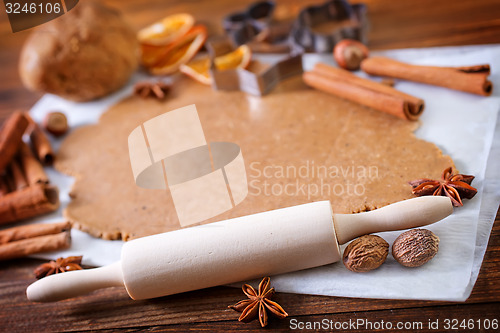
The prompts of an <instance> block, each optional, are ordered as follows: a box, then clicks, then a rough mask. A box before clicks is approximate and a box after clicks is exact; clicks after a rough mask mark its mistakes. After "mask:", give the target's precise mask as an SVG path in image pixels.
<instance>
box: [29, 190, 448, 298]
mask: <svg viewBox="0 0 500 333" xmlns="http://www.w3.org/2000/svg"><path fill="white" fill-rule="evenodd" d="M452 211H453V206H452V204H451V201H450V199H449V198H447V197H434V196H428V197H419V198H414V199H410V200H405V201H401V202H397V203H394V204H392V205H389V206H386V207H383V208H380V209H377V210H374V211H371V212H364V213H359V214H335V215H333V214H332V209H331V206H330V202H329V201H319V202H313V203H309V204H304V205H300V206H294V207H289V208H283V209H278V210H273V211H269V212H265V213H260V214H255V215H248V216H243V217H239V218H235V219H231V220H226V221H222V222H216V223H211V224H207V225H201V226H197V227H191V228H186V229H181V230H176V231H172V232H167V233H163V234H158V235H153V236H148V237H143V238H139V239H136V240H132V241H130V242H127V243H125V244H124V245H123V249H122V254H121V261H119V262H116V263H114V264H111V265H109V266H104V267H100V268H94V269H88V270H81V271H70V272H66V273H63V274H57V275H51V276H48V277H45V278H43V279H41V280H38V281H36V282H35V283H33V284H32V285H30V286H29V287H28V289H27V291H26V293H27V295H28V299H30V300H32V301H37V302H49V301H57V300H62V299H65V298H70V297H75V296H79V295H83V294H86V293H88V292H91V291H93V290H96V289H100V288H106V287H112V286H125V288H126V290H127V292H128V294H129V295H130V297H131V298H133V299H136V300H138V299H147V298H154V297H160V296H166V295H171V294H176V293H181V292H185V291H190V290H196V289H201V288H208V287H213V286H217V285H222V284H228V283H234V282H238V281H243V280H249V279H253V278H257V277H262V276H267V275H275V274H281V273H286V272H292V271H297V270H302V269H307V268H311V267H316V266H322V265H327V264H331V263H334V262H336V261H339V260H340V258H341V253H340V249H339V244H344V243H346V242H348V241H349V240H351V239H354V238H356V237H358V236H361V235H365V234H370V233H374V232H381V231H391V230H401V229H408V228H414V227H420V226H423V225H427V224H431V223H434V222H437V221H439V220H441V219H443V218H445V217H446V216H448V215H450V214H451V213H452Z"/></svg>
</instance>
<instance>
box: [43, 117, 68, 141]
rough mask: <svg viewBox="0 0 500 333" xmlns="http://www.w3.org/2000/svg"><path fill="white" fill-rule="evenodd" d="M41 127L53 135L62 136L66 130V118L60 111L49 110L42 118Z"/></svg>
mask: <svg viewBox="0 0 500 333" xmlns="http://www.w3.org/2000/svg"><path fill="white" fill-rule="evenodd" d="M43 127H44V128H45V130H46V131H47V132H49V133H50V134H52V135H54V136H55V137H59V136H62V135H64V134H66V132H67V131H68V129H69V127H68V119H67V118H66V115H65V114H64V113H62V112H57V111H54V112H49V113H47V114H46V115H45V118H44V119H43Z"/></svg>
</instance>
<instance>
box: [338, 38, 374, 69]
mask: <svg viewBox="0 0 500 333" xmlns="http://www.w3.org/2000/svg"><path fill="white" fill-rule="evenodd" d="M368 55H369V51H368V48H367V47H366V46H365V45H364V44H362V43H361V42H358V41H357V40H353V39H343V40H341V41H340V42H338V43H337V45H335V48H334V49H333V58H334V59H335V61H336V62H337V64H338V65H339V66H340V67H342V68H343V69H347V70H349V71H355V70H358V69H359V67H360V65H361V61H363V60H364V59H366V58H367V57H368Z"/></svg>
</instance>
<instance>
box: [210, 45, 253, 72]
mask: <svg viewBox="0 0 500 333" xmlns="http://www.w3.org/2000/svg"><path fill="white" fill-rule="evenodd" d="M251 59H252V51H251V50H250V48H249V47H248V46H247V45H241V46H240V47H238V48H237V49H236V50H234V51H232V52H230V53H228V54H224V55H222V56H219V57H217V58H215V59H214V64H215V67H216V68H217V69H218V70H220V71H223V70H226V69H235V68H246V67H247V66H248V64H250V60H251Z"/></svg>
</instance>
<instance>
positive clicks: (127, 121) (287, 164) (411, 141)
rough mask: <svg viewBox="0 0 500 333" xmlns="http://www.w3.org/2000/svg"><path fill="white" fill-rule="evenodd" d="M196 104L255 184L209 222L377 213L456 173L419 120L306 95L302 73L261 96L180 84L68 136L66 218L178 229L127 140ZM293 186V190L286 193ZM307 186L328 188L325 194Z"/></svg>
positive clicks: (105, 232)
mask: <svg viewBox="0 0 500 333" xmlns="http://www.w3.org/2000/svg"><path fill="white" fill-rule="evenodd" d="M193 103H194V104H196V107H197V109H198V114H199V116H200V120H201V123H202V126H203V129H204V132H205V136H206V139H207V142H212V141H229V142H234V143H236V144H238V145H239V146H240V147H241V150H242V153H243V158H244V160H245V167H246V171H247V176H248V182H249V186H250V187H249V194H248V196H247V198H246V199H245V200H244V201H243V202H242V203H240V204H239V205H238V206H236V207H235V208H233V209H232V210H230V211H228V212H225V213H223V214H221V215H218V216H216V217H214V218H212V219H210V220H207V221H206V222H213V221H217V220H223V219H227V218H232V217H237V216H242V215H247V214H253V213H258V212H263V211H267V210H271V209H277V208H283V207H287V206H292V205H298V204H303V203H307V202H312V201H318V200H330V201H331V203H332V206H333V210H334V212H336V213H352V212H360V211H366V210H372V209H375V208H378V207H382V206H385V205H387V204H390V203H393V202H396V201H400V200H404V199H408V198H411V197H412V196H413V195H412V194H411V187H410V185H408V184H407V182H408V181H409V180H413V179H416V178H422V177H429V178H439V177H440V176H441V173H442V171H443V170H444V169H445V168H446V167H448V166H450V165H451V166H453V161H452V160H451V158H450V157H448V156H443V155H442V153H441V151H440V150H439V149H438V147H436V146H435V145H434V144H432V143H429V142H426V141H423V140H420V139H417V138H416V137H415V136H414V134H413V131H414V130H415V129H416V127H417V124H416V123H412V122H408V121H405V120H401V119H398V118H395V117H393V116H390V115H386V114H383V113H380V112H378V111H374V110H371V109H369V108H366V107H363V106H359V105H357V104H354V103H351V102H348V101H345V100H342V99H339V98H336V97H334V96H331V95H328V94H325V93H323V92H320V91H316V90H313V89H309V88H307V87H306V86H305V85H304V84H303V83H302V81H301V78H300V76H298V77H295V78H291V79H289V80H287V81H285V82H283V83H282V84H281V85H280V86H278V87H277V88H276V89H274V90H273V92H272V93H271V94H269V95H267V96H264V97H262V98H261V97H255V96H250V95H246V94H244V93H241V92H223V91H213V90H212V89H211V88H210V87H207V86H203V85H201V84H198V83H196V82H194V81H192V80H190V79H188V78H185V77H180V78H179V80H178V81H177V83H176V84H175V85H174V87H173V88H172V91H171V92H170V94H169V96H168V98H167V99H166V101H164V102H160V101H157V100H154V99H147V100H143V99H140V98H138V97H130V98H127V99H125V100H124V101H122V102H120V103H118V104H117V105H115V106H113V107H111V109H110V110H108V111H107V112H106V113H104V114H103V115H102V117H101V119H100V121H99V123H98V124H97V125H91V126H85V127H82V128H78V129H76V130H75V131H73V132H72V133H71V134H70V135H69V136H68V137H67V138H66V139H65V141H64V142H63V144H62V146H61V148H60V150H59V154H58V156H57V159H56V168H57V169H58V170H60V171H62V172H64V173H67V174H70V175H73V176H75V177H76V181H75V184H74V186H73V189H72V196H73V199H72V201H71V203H70V204H69V205H68V207H67V208H66V211H65V215H66V217H67V218H68V219H69V220H70V221H72V222H73V223H74V225H76V226H77V227H78V228H80V229H82V230H84V231H86V232H89V233H90V234H92V235H94V236H97V237H102V238H104V239H120V238H122V239H125V240H128V239H133V238H138V237H142V236H146V235H151V234H155V233H160V232H165V231H170V230H175V229H179V228H180V226H179V222H178V218H177V215H176V212H175V209H174V206H173V203H172V199H171V197H170V194H169V192H168V190H167V191H164V190H149V189H143V188H140V187H138V186H136V185H135V183H134V178H133V175H132V170H131V166H130V161H129V156H128V143H127V142H128V141H127V138H128V135H129V134H130V132H131V131H132V130H133V129H134V128H135V127H136V126H138V125H140V124H141V123H143V122H144V121H146V120H148V119H150V118H152V117H155V116H157V115H159V114H162V113H165V112H168V111H170V110H174V109H176V108H179V107H182V106H186V105H189V104H193ZM266 167H267V168H266ZM301 167H302V169H301ZM325 167H326V168H327V171H328V173H327V174H325ZM370 167H371V169H369V168H370ZM335 168H337V172H335V170H336V169H335ZM341 168H342V169H341ZM352 168H354V174H353V173H352V170H353V169H352ZM374 168H376V169H377V172H376V173H375V172H374V170H375V169H374ZM264 170H265V171H266V175H264V173H263V171H264ZM280 170H281V171H280ZM293 170H295V171H296V173H297V174H294V172H293ZM300 170H302V171H300ZM363 170H372V173H371V175H370V174H369V173H367V172H365V173H363ZM313 171H314V174H313ZM318 171H319V172H318ZM259 173H260V175H259ZM318 173H319V175H318ZM343 173H344V174H343ZM366 175H368V176H366ZM264 182H267V184H268V185H267V189H268V190H267V193H266V192H265V191H264V190H265V188H264ZM286 184H292V185H289V186H288V188H287V193H281V194H280V189H281V190H282V189H283V186H284V185H286ZM302 184H303V186H307V185H308V184H316V185H317V186H318V188H321V186H323V193H321V191H316V192H317V193H315V191H314V185H311V186H313V187H310V190H309V191H307V188H305V189H304V187H303V186H302ZM324 184H327V185H324ZM349 184H351V185H350V186H349ZM354 185H356V186H357V192H355V191H354V190H355V188H354ZM327 186H329V187H327ZM362 188H364V193H362V194H360V193H361V189H362ZM272 189H273V191H274V192H272V191H271V190H272ZM349 189H350V190H349ZM341 190H342V191H341ZM259 191H260V195H258V192H259ZM341 192H342V193H341ZM308 194H309V195H308Z"/></svg>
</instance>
